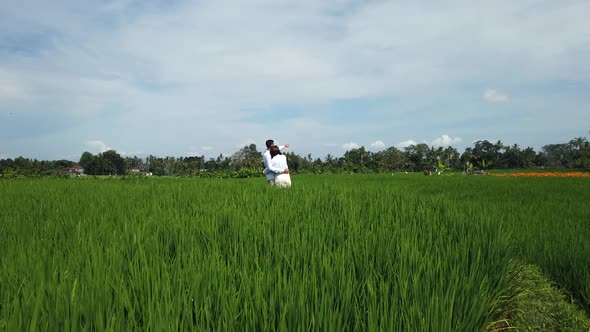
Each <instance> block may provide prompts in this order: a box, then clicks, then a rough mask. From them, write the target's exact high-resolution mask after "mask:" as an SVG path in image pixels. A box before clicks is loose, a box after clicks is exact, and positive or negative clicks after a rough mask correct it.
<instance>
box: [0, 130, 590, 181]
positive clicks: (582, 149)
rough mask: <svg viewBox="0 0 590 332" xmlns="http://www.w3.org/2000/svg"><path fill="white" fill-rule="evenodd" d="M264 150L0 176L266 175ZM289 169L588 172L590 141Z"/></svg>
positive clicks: (374, 155)
mask: <svg viewBox="0 0 590 332" xmlns="http://www.w3.org/2000/svg"><path fill="white" fill-rule="evenodd" d="M261 153H262V151H258V150H257V147H256V145H255V144H250V145H247V146H244V147H243V148H242V149H240V150H238V151H236V152H235V153H233V154H232V155H231V156H223V155H221V154H220V155H219V156H218V157H217V158H210V159H208V160H207V159H206V158H205V157H204V156H194V157H180V158H176V157H165V158H162V157H156V156H153V155H150V156H148V157H146V158H138V157H122V156H121V155H120V154H119V153H117V152H116V151H114V150H109V151H105V152H102V153H99V154H96V155H94V154H92V153H90V152H84V153H83V154H82V156H81V157H80V160H79V161H78V162H77V163H76V162H73V161H69V160H56V161H39V160H36V159H33V160H31V159H28V158H24V157H18V158H15V159H14V160H13V159H2V160H0V175H2V176H3V177H13V176H44V175H56V176H65V175H66V174H68V173H69V172H71V171H72V168H73V167H74V166H76V165H79V167H81V168H82V169H83V170H84V171H83V173H84V174H87V175H132V174H152V175H159V176H162V175H172V176H199V177H253V176H262V173H261V170H262V158H261ZM286 156H287V159H288V161H289V167H290V170H291V171H292V172H294V173H316V174H321V173H342V172H349V173H379V172H404V171H405V172H423V171H440V172H444V171H462V172H474V171H486V170H489V169H527V168H550V169H576V170H582V171H589V170H590V143H589V142H588V139H587V138H586V137H577V138H574V139H572V140H570V141H569V142H567V143H561V144H549V145H545V146H543V147H542V150H541V151H538V152H537V151H535V150H534V149H533V148H531V147H527V148H521V147H520V146H518V145H517V144H514V145H504V144H503V143H502V142H501V141H497V142H495V143H492V142H489V141H487V140H481V141H477V142H475V143H474V144H473V146H472V147H468V148H466V149H465V151H464V152H463V153H459V151H458V150H457V149H456V148H454V147H451V146H449V147H434V146H429V145H428V144H425V143H421V144H416V145H411V146H408V147H405V148H403V149H398V148H396V147H389V148H387V149H384V150H382V151H378V152H371V151H367V150H366V149H365V147H360V148H356V149H351V150H348V151H346V152H345V153H344V155H343V156H342V157H334V156H332V155H327V156H326V157H324V158H323V159H322V158H313V157H312V156H311V154H308V155H306V156H301V155H298V154H296V153H294V152H286Z"/></svg>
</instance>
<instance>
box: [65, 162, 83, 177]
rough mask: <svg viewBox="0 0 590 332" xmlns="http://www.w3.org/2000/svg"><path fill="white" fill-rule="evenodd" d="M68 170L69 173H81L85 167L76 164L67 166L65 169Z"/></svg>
mask: <svg viewBox="0 0 590 332" xmlns="http://www.w3.org/2000/svg"><path fill="white" fill-rule="evenodd" d="M64 170H65V171H66V172H68V174H72V175H81V174H84V169H83V168H82V166H80V165H78V164H75V165H74V166H72V167H66V168H65V169H64Z"/></svg>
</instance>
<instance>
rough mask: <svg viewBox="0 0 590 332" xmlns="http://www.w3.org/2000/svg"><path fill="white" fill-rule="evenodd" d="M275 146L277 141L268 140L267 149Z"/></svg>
mask: <svg viewBox="0 0 590 332" xmlns="http://www.w3.org/2000/svg"><path fill="white" fill-rule="evenodd" d="M273 144H275V141H273V140H271V139H267V140H266V148H267V149H270V147H271V146H272V145H273Z"/></svg>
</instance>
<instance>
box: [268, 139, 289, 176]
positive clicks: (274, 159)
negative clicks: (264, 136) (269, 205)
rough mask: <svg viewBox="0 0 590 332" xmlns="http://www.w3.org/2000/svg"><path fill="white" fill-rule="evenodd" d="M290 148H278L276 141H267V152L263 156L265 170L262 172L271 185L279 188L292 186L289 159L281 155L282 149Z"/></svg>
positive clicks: (287, 145)
mask: <svg viewBox="0 0 590 332" xmlns="http://www.w3.org/2000/svg"><path fill="white" fill-rule="evenodd" d="M288 147H289V144H285V145H281V146H277V145H275V141H273V140H271V139H269V140H267V141H266V151H264V153H263V154H262V157H263V161H264V167H265V168H264V171H262V172H263V173H264V175H266V181H268V183H269V184H271V185H276V186H279V187H290V186H291V176H290V175H289V166H288V165H287V157H285V155H284V154H282V153H281V150H282V149H284V148H288Z"/></svg>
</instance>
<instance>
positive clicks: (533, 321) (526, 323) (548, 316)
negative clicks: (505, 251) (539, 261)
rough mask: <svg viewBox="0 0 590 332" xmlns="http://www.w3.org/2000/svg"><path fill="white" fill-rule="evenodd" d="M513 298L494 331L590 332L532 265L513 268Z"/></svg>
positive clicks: (572, 306) (577, 312) (583, 316)
mask: <svg viewBox="0 0 590 332" xmlns="http://www.w3.org/2000/svg"><path fill="white" fill-rule="evenodd" d="M514 275H515V277H514V278H513V281H512V284H513V285H512V287H513V288H514V289H515V290H516V295H515V296H514V299H513V301H512V302H511V303H510V305H509V307H508V309H507V310H506V312H505V315H506V316H505V319H502V320H501V321H499V322H497V323H496V324H495V326H494V330H497V331H504V330H510V329H515V330H517V331H590V319H589V318H588V316H587V315H586V314H585V313H584V311H583V310H581V309H580V308H578V307H577V306H576V303H575V301H572V299H571V298H570V297H569V296H567V295H566V294H567V293H568V292H567V291H566V292H563V291H560V289H559V286H558V285H556V284H555V283H553V282H551V281H550V280H549V279H548V278H547V277H546V276H545V275H544V274H543V272H542V271H541V269H540V268H539V267H537V266H535V265H530V264H523V263H516V264H514Z"/></svg>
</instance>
